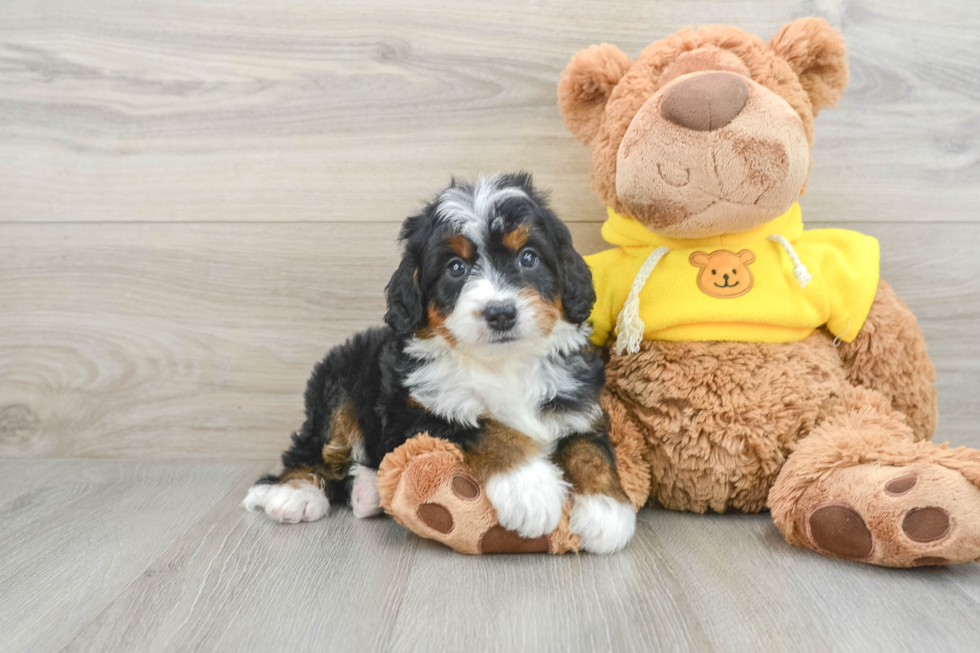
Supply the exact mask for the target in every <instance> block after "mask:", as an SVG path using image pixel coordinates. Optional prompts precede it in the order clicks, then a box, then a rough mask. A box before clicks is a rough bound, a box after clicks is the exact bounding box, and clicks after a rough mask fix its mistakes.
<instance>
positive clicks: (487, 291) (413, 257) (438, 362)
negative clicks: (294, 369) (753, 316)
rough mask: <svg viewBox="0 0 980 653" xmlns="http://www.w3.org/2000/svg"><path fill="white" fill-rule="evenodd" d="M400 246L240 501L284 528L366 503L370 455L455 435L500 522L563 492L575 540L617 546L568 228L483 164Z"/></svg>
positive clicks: (611, 466)
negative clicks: (288, 431) (368, 315)
mask: <svg viewBox="0 0 980 653" xmlns="http://www.w3.org/2000/svg"><path fill="white" fill-rule="evenodd" d="M401 242H402V244H403V246H404V256H403V258H402V261H401V264H400V265H399V266H398V269H397V270H396V271H395V273H394V275H393V276H392V278H391V281H390V282H389V284H388V287H387V289H386V294H387V301H388V310H387V313H386V315H385V323H386V326H385V327H382V328H377V329H372V330H369V331H366V332H363V333H360V334H358V335H356V336H354V337H353V338H351V339H350V340H349V341H347V342H346V343H345V344H343V345H340V346H338V347H335V348H334V349H332V350H331V351H330V352H329V353H328V354H327V357H326V358H325V359H324V360H323V362H321V363H319V364H318V365H317V366H316V367H315V368H314V370H313V375H312V377H311V378H310V381H309V384H308V385H307V388H306V421H305V422H304V424H303V426H302V428H301V429H300V430H299V432H297V433H295V434H293V439H292V446H291V447H290V448H289V449H288V450H286V452H285V453H283V456H282V462H283V465H284V467H285V471H284V472H283V473H282V474H281V475H279V476H265V477H263V478H261V479H259V480H258V482H256V484H255V485H254V486H253V487H252V488H251V490H250V491H249V493H248V496H247V498H246V499H245V501H244V505H245V507H246V508H248V509H250V510H254V509H257V508H264V509H265V512H266V513H267V514H268V515H269V516H270V517H272V518H273V519H275V520H277V521H280V522H290V523H295V522H299V521H312V520H315V519H319V518H320V517H323V516H324V515H325V514H326V513H327V510H328V508H329V503H330V502H334V503H341V502H349V503H350V505H351V506H352V508H353V510H354V514H355V515H356V516H357V517H367V516H370V515H374V514H377V513H379V512H380V507H379V501H378V492H377V489H376V484H375V480H376V473H377V469H378V466H379V464H380V463H381V459H382V458H383V457H384V456H385V454H387V453H389V452H390V451H392V450H394V449H395V448H396V447H398V446H399V445H400V444H402V443H403V442H405V441H406V440H407V439H408V438H410V437H412V436H414V435H416V434H419V433H424V432H428V433H429V434H430V435H432V436H434V437H439V438H444V439H446V440H449V441H451V442H454V443H456V444H458V445H460V447H461V448H462V449H463V451H464V452H465V455H466V461H467V463H468V464H469V465H470V467H471V468H472V469H473V471H474V472H475V473H476V474H477V475H478V476H479V477H480V479H479V480H480V481H481V482H483V483H484V484H485V489H486V493H487V498H488V499H489V500H490V502H491V504H492V505H493V507H494V508H495V509H496V511H497V516H498V518H499V520H500V524H501V525H502V526H503V527H504V528H506V529H508V530H512V531H516V532H517V533H519V534H520V535H522V536H524V537H528V538H535V537H539V536H541V535H544V534H546V533H550V532H551V531H553V530H554V529H555V528H556V527H557V526H558V522H559V520H560V519H561V515H562V505H563V503H564V501H565V499H566V495H567V493H568V492H571V493H572V498H573V502H572V510H571V521H570V528H571V530H572V531H573V532H575V533H576V534H577V535H578V536H579V538H580V541H581V544H582V548H583V549H585V550H587V551H591V552H594V553H611V552H614V551H618V550H620V549H622V548H623V547H624V546H625V545H626V543H627V542H628V541H629V539H630V538H631V537H632V535H633V531H634V527H635V520H636V517H635V513H634V512H633V509H632V507H631V505H630V503H629V501H628V499H627V497H626V494H625V492H624V491H623V488H622V486H621V485H620V481H619V477H618V475H617V474H616V464H615V458H614V456H613V453H612V448H611V446H610V443H609V437H608V433H607V431H606V418H605V415H604V413H603V411H602V409H601V408H600V407H599V392H600V390H601V388H602V386H603V382H604V370H603V361H602V359H601V357H600V356H599V354H598V352H597V351H596V350H595V349H594V348H593V347H592V346H591V345H590V344H589V335H590V333H591V327H590V326H589V325H588V324H587V323H586V320H587V318H588V316H589V312H590V310H591V307H592V303H593V302H594V301H595V293H594V291H593V288H592V276H591V274H590V273H589V269H588V267H587V266H586V264H585V261H583V260H582V257H581V256H579V254H578V253H576V252H575V250H574V249H573V248H572V239H571V236H570V234H569V232H568V229H567V227H565V225H564V224H563V223H562V222H561V221H560V220H559V219H558V218H557V217H556V216H555V214H554V213H552V211H551V210H550V209H549V208H548V205H547V203H546V202H545V199H544V198H543V197H542V195H541V194H540V193H538V192H537V191H536V190H535V188H534V187H533V185H532V183H531V178H530V177H529V176H528V175H526V174H509V175H497V176H494V177H491V178H489V179H485V178H480V179H479V180H478V181H477V182H476V183H475V184H464V183H456V182H453V184H452V185H451V186H450V187H449V188H447V189H446V190H445V191H443V192H442V193H441V194H440V195H439V196H438V197H437V198H436V199H435V201H433V202H432V203H431V204H429V205H428V206H426V207H425V209H424V210H423V211H422V212H421V213H419V214H418V215H416V216H413V217H410V218H408V220H406V221H405V224H404V226H403V227H402V231H401Z"/></svg>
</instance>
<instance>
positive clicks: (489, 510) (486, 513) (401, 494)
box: [381, 440, 577, 554]
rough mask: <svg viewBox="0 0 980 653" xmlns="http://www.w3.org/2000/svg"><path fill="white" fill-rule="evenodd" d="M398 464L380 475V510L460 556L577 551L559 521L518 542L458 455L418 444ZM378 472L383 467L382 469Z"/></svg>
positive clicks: (574, 540) (423, 442)
mask: <svg viewBox="0 0 980 653" xmlns="http://www.w3.org/2000/svg"><path fill="white" fill-rule="evenodd" d="M416 444H420V446H419V447H417V450H416V451H413V452H408V451H406V452H405V453H406V456H405V458H406V459H405V460H404V461H402V462H403V464H401V463H399V464H398V467H397V469H388V470H385V471H384V472H383V473H382V474H381V478H382V482H383V484H384V485H386V486H387V487H386V489H384V490H383V491H382V496H383V501H382V505H384V506H385V509H386V510H387V511H388V512H389V513H391V514H392V516H393V517H394V518H395V519H396V520H397V521H398V522H399V523H401V524H402V525H404V526H406V527H407V528H410V529H411V530H413V531H415V532H416V533H418V534H419V535H422V536H423V537H426V538H428V539H432V540H436V541H437V542H441V543H442V544H445V545H446V546H449V547H451V548H453V549H455V550H456V551H459V552H461V553H470V554H481V553H564V552H565V551H569V550H576V549H577V538H576V537H575V536H574V535H572V534H571V533H570V532H569V531H568V516H567V514H563V515H562V520H561V525H560V526H559V528H558V530H557V531H555V532H552V533H549V534H546V535H542V536H540V537H533V538H527V537H521V536H520V535H519V534H518V533H515V532H514V531H510V530H507V529H506V528H504V527H503V526H501V525H500V523H499V521H498V519H497V513H496V511H495V510H494V508H493V506H492V505H491V503H490V500H489V499H488V498H487V495H486V492H485V491H484V490H483V489H482V488H481V486H480V484H479V483H478V482H477V480H476V478H475V477H474V475H473V474H472V473H471V471H470V470H469V468H468V467H467V466H466V465H465V463H463V461H462V457H461V455H460V454H459V453H458V451H455V450H452V449H451V448H449V447H447V446H446V445H444V444H438V443H431V442H430V441H429V440H420V443H416ZM383 467H384V466H383ZM392 467H394V465H393V466H392Z"/></svg>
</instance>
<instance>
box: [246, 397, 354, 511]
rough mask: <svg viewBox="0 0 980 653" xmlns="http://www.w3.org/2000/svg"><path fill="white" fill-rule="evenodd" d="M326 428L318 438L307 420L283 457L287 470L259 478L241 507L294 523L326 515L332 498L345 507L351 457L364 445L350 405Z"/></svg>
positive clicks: (342, 406) (345, 406)
mask: <svg viewBox="0 0 980 653" xmlns="http://www.w3.org/2000/svg"><path fill="white" fill-rule="evenodd" d="M325 430H326V432H325V433H323V434H322V435H319V436H318V433H317V431H318V429H316V428H315V424H311V420H307V423H306V424H304V425H303V428H302V429H301V430H300V431H299V432H298V433H295V434H294V435H293V443H292V446H291V447H290V448H289V449H287V450H286V452H285V453H283V455H282V461H283V465H284V466H285V468H286V469H285V471H283V473H282V474H281V475H279V476H273V475H269V476H264V477H262V478H260V479H259V480H258V481H257V482H256V483H255V485H253V486H252V488H251V489H250V490H249V492H248V495H247V496H246V497H245V500H244V501H243V502H242V505H243V506H244V507H245V508H246V509H247V510H250V511H254V510H258V509H260V508H261V509H264V510H265V513H266V514H267V515H268V516H269V517H271V518H272V519H274V520H276V521H277V522H281V523H289V524H295V523H298V522H302V521H316V520H317V519H320V518H321V517H323V516H325V515H326V514H327V512H328V511H329V509H330V501H331V500H332V501H334V502H338V503H345V502H346V501H347V500H348V498H349V488H348V482H347V475H348V471H349V470H350V467H351V456H352V453H353V450H354V448H355V447H357V446H359V443H360V429H359V428H358V427H357V420H356V418H355V416H354V414H353V410H352V408H351V406H350V404H342V405H341V406H340V407H338V408H337V409H336V410H335V411H333V413H332V414H331V415H330V418H329V427H328V428H327V429H325ZM328 497H329V499H328ZM365 516H367V515H365Z"/></svg>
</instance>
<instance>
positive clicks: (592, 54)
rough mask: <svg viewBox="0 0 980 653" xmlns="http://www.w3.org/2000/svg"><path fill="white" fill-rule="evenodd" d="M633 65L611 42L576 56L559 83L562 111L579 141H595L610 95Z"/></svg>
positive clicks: (559, 104)
mask: <svg viewBox="0 0 980 653" xmlns="http://www.w3.org/2000/svg"><path fill="white" fill-rule="evenodd" d="M631 65H633V61H632V60H631V59H630V58H629V57H627V56H626V55H625V54H623V53H622V52H621V51H620V50H619V48H617V47H616V46H614V45H609V44H608V43H603V44H601V45H593V46H591V47H589V48H587V49H585V50H582V51H580V52H577V53H576V54H575V56H574V57H572V60H571V62H570V63H569V64H568V67H567V68H565V72H563V73H562V75H561V81H560V82H559V83H558V110H559V111H561V115H562V116H564V117H565V126H567V127H568V130H569V131H570V132H572V134H574V135H575V138H577V139H579V140H580V141H582V142H583V143H585V144H586V145H588V144H589V143H591V142H592V139H593V138H594V137H595V135H596V132H597V131H598V130H599V123H600V121H601V120H602V112H603V110H604V109H605V107H606V101H607V100H609V95H610V94H611V93H612V90H613V89H614V88H615V87H616V84H618V83H619V80H620V79H622V78H623V75H625V74H626V71H627V70H629V68H630V66H631Z"/></svg>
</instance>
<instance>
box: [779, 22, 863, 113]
mask: <svg viewBox="0 0 980 653" xmlns="http://www.w3.org/2000/svg"><path fill="white" fill-rule="evenodd" d="M769 45H770V47H772V49H773V50H774V51H775V52H776V54H778V55H779V56H780V57H782V58H783V59H785V60H786V61H787V62H789V65H790V68H792V69H793V71H794V72H796V74H797V75H799V77H800V83H802V84H803V90H804V91H806V94H807V95H808V96H810V103H811V104H812V105H813V114H814V115H816V114H817V112H818V111H820V109H826V108H827V107H830V106H833V105H835V104H836V103H837V102H838V100H840V98H841V95H843V94H844V87H845V86H847V80H848V72H847V47H846V46H845V45H844V37H843V36H842V35H841V33H840V32H839V31H837V30H836V29H834V28H833V27H831V26H830V25H829V24H828V23H827V21H826V20H824V19H823V18H813V17H810V18H798V19H797V20H794V21H793V22H792V23H788V24H786V25H783V27H782V28H781V29H780V30H779V31H778V32H776V34H775V35H774V36H773V37H772V39H770V41H769Z"/></svg>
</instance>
